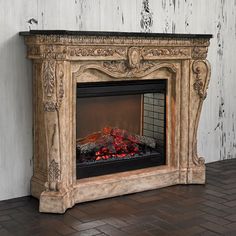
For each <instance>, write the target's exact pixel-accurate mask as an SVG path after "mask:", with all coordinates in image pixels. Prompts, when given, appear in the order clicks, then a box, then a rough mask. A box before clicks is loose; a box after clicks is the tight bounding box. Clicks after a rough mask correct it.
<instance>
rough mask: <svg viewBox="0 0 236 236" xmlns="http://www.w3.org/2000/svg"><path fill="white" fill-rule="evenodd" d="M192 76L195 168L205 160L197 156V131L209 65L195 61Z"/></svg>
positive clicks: (205, 94)
mask: <svg viewBox="0 0 236 236" xmlns="http://www.w3.org/2000/svg"><path fill="white" fill-rule="evenodd" d="M192 74H193V77H192V79H193V82H192V83H193V90H194V91H195V92H196V94H197V96H196V95H195V96H193V97H192V106H194V109H193V111H192V118H191V119H192V122H193V124H194V126H193V127H194V129H193V144H192V145H193V163H194V164H195V165H197V166H203V165H204V163H205V160H204V158H203V157H199V156H198V154H197V129H198V124H199V119H200V113H201V109H202V104H203V100H204V99H205V98H206V96H207V93H206V91H207V88H208V83H209V79H210V65H209V63H208V62H207V61H205V60H196V61H193V63H192Z"/></svg>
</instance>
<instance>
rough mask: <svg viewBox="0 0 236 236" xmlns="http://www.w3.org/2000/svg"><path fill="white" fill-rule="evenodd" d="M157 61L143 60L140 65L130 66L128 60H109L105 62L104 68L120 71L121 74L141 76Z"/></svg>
mask: <svg viewBox="0 0 236 236" xmlns="http://www.w3.org/2000/svg"><path fill="white" fill-rule="evenodd" d="M154 66H155V63H152V62H149V61H141V62H140V64H138V67H133V68H132V67H130V65H129V64H128V63H127V62H126V61H107V62H103V68H104V69H105V70H106V71H108V72H110V73H118V74H120V76H127V77H132V76H134V77H140V76H143V75H144V74H145V73H146V72H147V71H148V70H150V69H152V67H154Z"/></svg>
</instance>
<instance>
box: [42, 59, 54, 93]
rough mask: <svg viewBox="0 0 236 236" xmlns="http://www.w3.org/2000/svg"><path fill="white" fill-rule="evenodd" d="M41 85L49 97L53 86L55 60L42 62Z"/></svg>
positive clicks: (52, 91)
mask: <svg viewBox="0 0 236 236" xmlns="http://www.w3.org/2000/svg"><path fill="white" fill-rule="evenodd" d="M43 87H44V93H45V95H46V96H47V97H51V96H52V95H53V93H54V87H55V61H45V62H44V64H43Z"/></svg>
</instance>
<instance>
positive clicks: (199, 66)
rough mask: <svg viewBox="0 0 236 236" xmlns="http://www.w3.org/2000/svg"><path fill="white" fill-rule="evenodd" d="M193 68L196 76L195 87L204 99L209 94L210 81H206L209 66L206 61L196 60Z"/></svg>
mask: <svg viewBox="0 0 236 236" xmlns="http://www.w3.org/2000/svg"><path fill="white" fill-rule="evenodd" d="M192 70H193V74H194V77H195V82H194V84H193V88H194V90H195V91H196V92H197V94H198V95H199V97H200V98H201V99H203V100H204V99H205V98H206V96H207V93H206V90H207V87H208V81H206V79H207V74H208V67H207V65H206V63H205V62H204V61H195V62H194V63H193V65H192Z"/></svg>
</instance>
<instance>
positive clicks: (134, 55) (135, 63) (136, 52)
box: [128, 47, 141, 68]
mask: <svg viewBox="0 0 236 236" xmlns="http://www.w3.org/2000/svg"><path fill="white" fill-rule="evenodd" d="M128 60H129V67H130V68H139V66H140V61H141V55H140V49H139V48H137V47H131V48H129V50H128Z"/></svg>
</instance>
